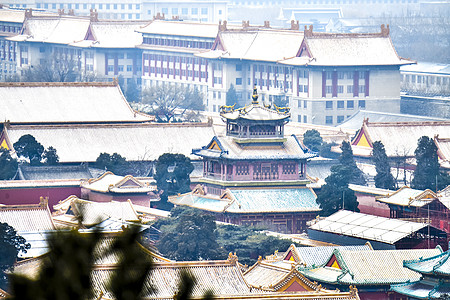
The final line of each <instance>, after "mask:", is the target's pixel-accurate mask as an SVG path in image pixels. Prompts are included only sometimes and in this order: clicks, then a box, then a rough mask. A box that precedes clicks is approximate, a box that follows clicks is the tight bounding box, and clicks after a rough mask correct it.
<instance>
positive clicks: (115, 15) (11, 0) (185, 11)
mask: <svg viewBox="0 0 450 300" xmlns="http://www.w3.org/2000/svg"><path fill="white" fill-rule="evenodd" d="M5 4H8V5H10V6H11V7H15V8H33V9H42V10H46V11H50V12H58V11H59V10H65V11H69V10H70V11H73V12H74V13H75V14H77V15H85V16H86V15H87V16H88V15H89V13H90V10H91V9H92V10H97V11H98V13H99V17H100V18H101V19H118V20H149V19H151V18H152V17H153V16H156V15H157V14H158V13H159V14H161V15H162V14H164V15H165V16H166V17H168V18H172V17H178V18H180V19H183V20H192V21H201V22H210V23H217V22H218V21H220V20H226V19H227V1H225V0H213V1H207V0H196V1H185V0H182V1H161V0H128V1H126V3H125V2H123V1H118V0H84V1H74V0H8V1H7V3H5Z"/></svg>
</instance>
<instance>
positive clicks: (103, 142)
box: [5, 123, 214, 162]
mask: <svg viewBox="0 0 450 300" xmlns="http://www.w3.org/2000/svg"><path fill="white" fill-rule="evenodd" d="M5 131H6V134H7V138H8V139H9V141H10V143H11V146H12V145H13V144H14V143H15V142H17V141H18V140H19V138H20V137H21V136H23V135H25V134H31V135H33V136H34V137H35V138H36V140H37V141H39V143H41V144H42V145H43V146H44V148H48V147H49V146H53V147H54V148H55V149H56V150H57V153H58V156H59V161H60V162H94V161H95V160H96V159H97V157H98V156H99V155H100V153H104V152H106V153H110V154H112V153H118V154H120V155H121V156H123V157H125V158H126V159H127V160H128V161H141V160H145V161H153V160H156V159H158V157H159V156H161V155H162V154H164V153H167V152H170V153H181V154H184V155H186V156H188V157H190V158H192V159H198V156H195V155H191V150H192V149H193V148H199V147H201V146H203V145H205V144H207V143H208V142H209V141H210V140H211V138H212V137H213V136H214V130H213V128H212V127H211V126H208V125H206V124H202V123H191V124H188V123H186V124H183V123H173V124H165V123H158V124H78V125H74V124H71V125H68V124H67V125H35V126H31V125H30V126H28V125H13V124H11V125H10V126H9V128H7V129H6V130H5ZM168 136H170V137H171V138H170V139H168V138H167V137H168Z"/></svg>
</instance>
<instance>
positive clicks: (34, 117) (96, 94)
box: [0, 82, 154, 123]
mask: <svg viewBox="0 0 450 300" xmlns="http://www.w3.org/2000/svg"><path fill="white" fill-rule="evenodd" d="M0 99H1V100H0V102H1V106H2V109H0V121H2V122H4V121H10V122H11V123H54V122H61V123H65V122H67V123H70V122H124V121H127V122H131V121H151V120H153V119H154V118H153V117H152V116H149V115H145V114H142V113H138V112H136V111H134V110H133V109H132V108H131V107H130V105H129V104H128V102H127V100H126V99H125V97H124V96H123V94H122V92H121V90H120V87H119V85H117V84H114V83H87V82H84V83H75V82H52V83H46V82H45V83H35V82H30V83H23V82H20V83H0Z"/></svg>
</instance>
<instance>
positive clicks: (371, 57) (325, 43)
mask: <svg viewBox="0 0 450 300" xmlns="http://www.w3.org/2000/svg"><path fill="white" fill-rule="evenodd" d="M382 31H383V27H382ZM305 42H306V46H307V48H308V50H309V52H310V54H311V57H310V59H311V60H310V62H309V63H308V65H313V66H353V65H357V66H381V65H403V64H410V63H414V62H413V61H411V60H407V59H403V58H401V57H399V56H398V55H397V52H396V51H395V48H394V45H393V44H392V41H391V39H390V37H389V35H383V34H378V33H375V34H370V33H368V34H348V33H342V34H338V33H312V29H311V34H308V33H305Z"/></svg>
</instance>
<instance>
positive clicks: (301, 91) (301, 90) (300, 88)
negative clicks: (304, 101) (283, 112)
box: [298, 85, 303, 93]
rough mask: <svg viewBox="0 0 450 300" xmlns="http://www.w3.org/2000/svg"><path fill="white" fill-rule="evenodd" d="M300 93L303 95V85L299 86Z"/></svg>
mask: <svg viewBox="0 0 450 300" xmlns="http://www.w3.org/2000/svg"><path fill="white" fill-rule="evenodd" d="M298 92H299V93H303V85H299V86H298Z"/></svg>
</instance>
